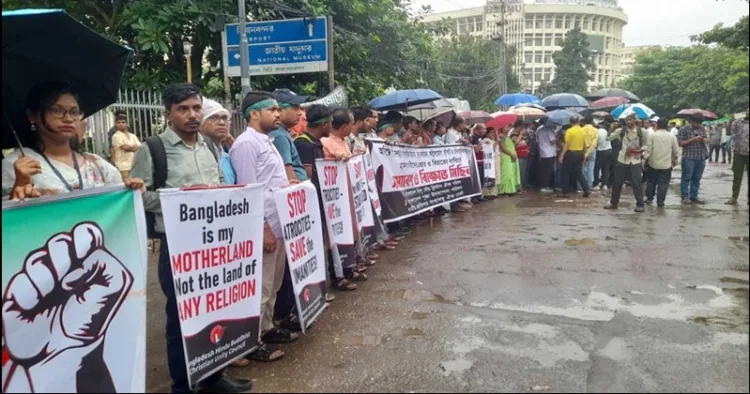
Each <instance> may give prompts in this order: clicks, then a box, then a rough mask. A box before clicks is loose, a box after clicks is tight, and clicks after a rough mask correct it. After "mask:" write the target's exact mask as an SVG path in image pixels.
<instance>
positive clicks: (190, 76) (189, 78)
mask: <svg viewBox="0 0 750 394" xmlns="http://www.w3.org/2000/svg"><path fill="white" fill-rule="evenodd" d="M182 50H183V52H185V64H186V65H187V81H188V83H193V64H192V62H191V59H190V56H191V55H192V52H193V44H191V43H190V41H185V42H183V43H182Z"/></svg>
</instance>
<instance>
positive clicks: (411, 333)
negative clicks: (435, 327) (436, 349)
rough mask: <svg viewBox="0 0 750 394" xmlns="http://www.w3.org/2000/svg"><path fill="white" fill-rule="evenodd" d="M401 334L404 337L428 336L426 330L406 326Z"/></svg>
mask: <svg viewBox="0 0 750 394" xmlns="http://www.w3.org/2000/svg"><path fill="white" fill-rule="evenodd" d="M401 335H402V336H403V337H404V338H422V337H425V336H427V334H425V333H424V331H422V330H420V329H418V328H405V329H403V330H402V332H401Z"/></svg>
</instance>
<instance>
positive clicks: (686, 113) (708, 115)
mask: <svg viewBox="0 0 750 394" xmlns="http://www.w3.org/2000/svg"><path fill="white" fill-rule="evenodd" d="M695 115H698V116H702V117H703V119H705V120H716V119H719V117H718V116H716V114H715V113H713V112H711V111H706V110H705V109H699V108H692V109H683V110H682V111H680V112H678V113H677V116H679V117H683V118H689V117H691V116H695Z"/></svg>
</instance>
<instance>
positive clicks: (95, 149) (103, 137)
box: [81, 89, 245, 158]
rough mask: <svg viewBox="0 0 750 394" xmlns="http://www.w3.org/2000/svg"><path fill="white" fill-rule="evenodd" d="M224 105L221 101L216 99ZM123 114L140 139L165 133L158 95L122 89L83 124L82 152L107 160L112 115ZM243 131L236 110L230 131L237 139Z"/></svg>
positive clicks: (151, 92) (239, 115)
mask: <svg viewBox="0 0 750 394" xmlns="http://www.w3.org/2000/svg"><path fill="white" fill-rule="evenodd" d="M217 101H219V102H223V100H221V99H219V100H217ZM117 111H122V112H124V113H125V116H126V117H127V118H128V127H129V129H130V131H131V132H132V133H133V134H135V135H136V136H137V137H138V139H139V140H141V141H144V140H145V139H146V138H148V137H151V136H153V135H157V134H160V133H161V132H163V131H164V126H165V125H166V121H165V119H164V115H165V110H164V105H163V104H162V101H161V93H159V92H155V91H138V90H129V89H127V90H121V91H120V93H119V97H118V99H117V102H116V103H114V104H112V105H110V106H109V107H107V108H106V109H103V110H101V111H99V112H97V113H95V114H94V115H92V116H89V117H88V118H87V119H86V120H87V124H86V134H85V139H84V141H83V144H82V146H81V148H82V150H84V151H85V152H89V153H96V154H97V155H99V156H102V157H106V158H109V157H110V149H109V146H110V138H109V132H110V131H111V130H112V129H113V128H114V127H115V113H116V112H117ZM244 130H245V125H244V121H243V120H242V115H241V114H240V113H239V111H235V110H233V111H232V124H231V128H230V132H231V133H232V135H234V136H237V135H239V134H240V133H241V132H242V131H244Z"/></svg>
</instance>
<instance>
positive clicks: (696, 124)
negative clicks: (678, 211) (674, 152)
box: [677, 115, 708, 204]
mask: <svg viewBox="0 0 750 394" xmlns="http://www.w3.org/2000/svg"><path fill="white" fill-rule="evenodd" d="M702 123H703V116H701V115H693V116H692V117H691V119H690V123H689V124H688V125H686V126H684V127H682V128H681V129H680V133H679V136H678V137H677V141H678V142H679V144H680V146H681V147H682V182H681V188H680V189H681V192H682V203H683V204H705V201H703V200H701V199H700V198H699V196H698V193H699V191H700V187H701V179H702V178H703V171H705V169H706V159H707V158H708V150H707V149H706V144H707V143H708V135H706V130H705V129H704V128H703V126H702V125H701V124H702Z"/></svg>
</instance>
